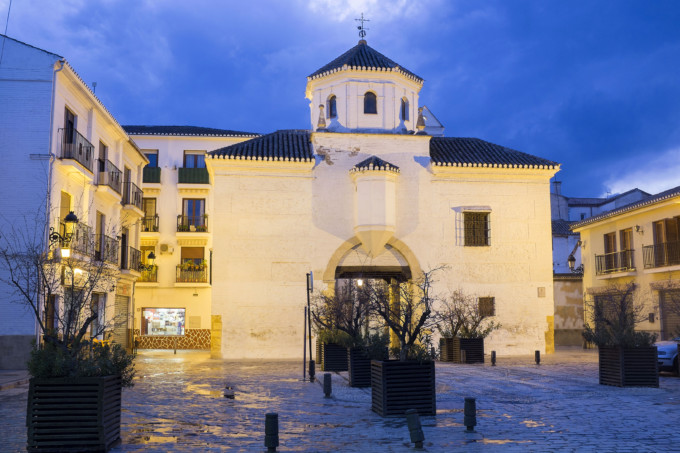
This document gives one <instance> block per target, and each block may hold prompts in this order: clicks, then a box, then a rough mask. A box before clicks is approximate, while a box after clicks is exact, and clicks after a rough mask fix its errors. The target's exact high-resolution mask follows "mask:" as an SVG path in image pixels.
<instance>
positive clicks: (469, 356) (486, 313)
mask: <svg viewBox="0 0 680 453" xmlns="http://www.w3.org/2000/svg"><path fill="white" fill-rule="evenodd" d="M493 309H494V307H493V299H492V298H478V297H476V296H471V295H468V294H465V293H464V292H463V291H462V290H461V289H459V290H456V291H454V292H453V293H452V294H451V296H449V297H448V298H447V299H444V301H443V302H442V304H441V305H440V308H439V310H437V319H438V321H439V322H438V324H437V328H438V329H439V331H440V333H441V335H442V339H441V341H440V345H441V360H442V361H448V362H461V354H460V351H461V350H463V351H465V352H466V363H484V338H486V337H487V336H489V334H490V333H491V332H493V331H494V330H497V329H499V328H500V327H501V325H500V324H499V323H498V322H496V321H494V320H492V319H489V318H490V317H491V316H494V314H495V313H494V310H493Z"/></svg>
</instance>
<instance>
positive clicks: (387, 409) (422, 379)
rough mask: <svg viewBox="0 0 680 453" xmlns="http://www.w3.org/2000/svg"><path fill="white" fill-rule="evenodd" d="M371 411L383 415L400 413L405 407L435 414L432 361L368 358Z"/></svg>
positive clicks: (435, 400) (421, 413)
mask: <svg viewBox="0 0 680 453" xmlns="http://www.w3.org/2000/svg"><path fill="white" fill-rule="evenodd" d="M371 391H372V406H371V409H372V410H373V412H375V413H377V414H378V415H381V416H383V417H394V416H403V415H404V413H405V412H406V411H407V410H408V409H416V410H417V411H418V414H419V415H421V416H423V415H435V414H436V413H437V397H436V393H435V384H434V362H416V361H408V362H400V361H397V360H385V361H381V360H372V361H371Z"/></svg>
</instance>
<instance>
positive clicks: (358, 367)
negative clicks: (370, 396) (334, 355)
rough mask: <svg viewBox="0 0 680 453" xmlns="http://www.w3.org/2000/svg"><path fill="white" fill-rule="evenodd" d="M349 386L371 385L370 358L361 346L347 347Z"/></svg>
mask: <svg viewBox="0 0 680 453" xmlns="http://www.w3.org/2000/svg"><path fill="white" fill-rule="evenodd" d="M347 365H348V367H347V368H348V370H347V371H349V385H350V387H370V386H371V359H370V358H369V357H368V355H366V351H365V350H364V349H363V348H348V349H347Z"/></svg>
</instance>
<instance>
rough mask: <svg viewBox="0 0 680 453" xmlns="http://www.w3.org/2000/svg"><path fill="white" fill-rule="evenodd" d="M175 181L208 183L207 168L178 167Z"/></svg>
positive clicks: (181, 182)
mask: <svg viewBox="0 0 680 453" xmlns="http://www.w3.org/2000/svg"><path fill="white" fill-rule="evenodd" d="M178 170H179V173H178V174H177V182H178V183H180V184H210V176H209V175H208V169H207V168H184V167H182V168H179V169H178Z"/></svg>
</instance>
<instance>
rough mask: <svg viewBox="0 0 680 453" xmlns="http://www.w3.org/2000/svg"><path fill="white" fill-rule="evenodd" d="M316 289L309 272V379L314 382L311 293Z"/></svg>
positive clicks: (312, 275)
mask: <svg viewBox="0 0 680 453" xmlns="http://www.w3.org/2000/svg"><path fill="white" fill-rule="evenodd" d="M312 291H314V274H313V273H312V271H309V273H308V274H307V329H308V333H309V381H310V382H314V373H315V369H314V368H315V362H314V360H313V359H312V307H311V304H310V299H311V293H312Z"/></svg>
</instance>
